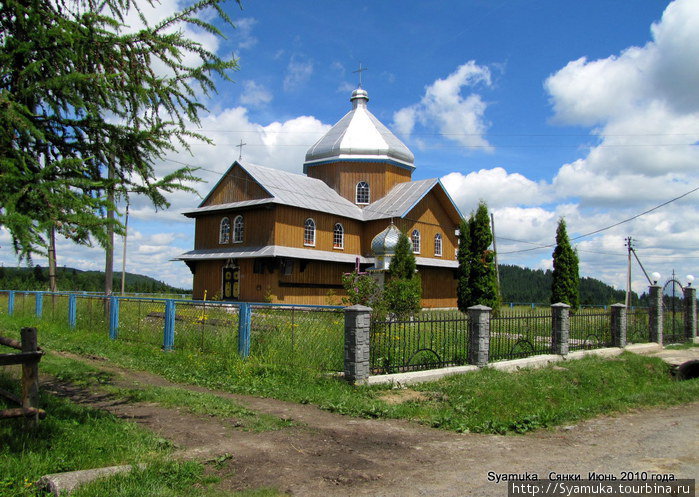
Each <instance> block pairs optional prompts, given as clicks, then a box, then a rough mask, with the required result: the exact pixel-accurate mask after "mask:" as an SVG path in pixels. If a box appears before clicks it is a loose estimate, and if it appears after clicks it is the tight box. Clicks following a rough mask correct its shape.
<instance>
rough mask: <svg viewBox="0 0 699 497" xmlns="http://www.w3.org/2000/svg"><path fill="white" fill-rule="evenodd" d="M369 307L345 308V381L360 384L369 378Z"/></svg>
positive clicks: (354, 306) (355, 306)
mask: <svg viewBox="0 0 699 497" xmlns="http://www.w3.org/2000/svg"><path fill="white" fill-rule="evenodd" d="M370 328H371V307H366V306H363V305H353V306H351V307H345V380H347V381H348V382H350V383H362V382H365V381H366V380H367V378H369V372H370V368H369V331H370Z"/></svg>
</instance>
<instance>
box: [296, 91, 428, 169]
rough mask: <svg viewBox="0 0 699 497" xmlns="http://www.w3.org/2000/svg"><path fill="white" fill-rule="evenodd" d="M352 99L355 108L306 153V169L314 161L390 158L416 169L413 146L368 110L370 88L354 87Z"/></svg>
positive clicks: (389, 159)
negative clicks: (402, 139) (397, 135)
mask: <svg viewBox="0 0 699 497" xmlns="http://www.w3.org/2000/svg"><path fill="white" fill-rule="evenodd" d="M350 101H351V102H352V110H351V111H349V112H348V113H347V114H345V116H344V117H343V118H342V119H340V120H339V121H338V122H337V124H335V126H333V127H332V128H331V129H330V131H328V132H327V133H326V134H325V136H323V137H322V138H321V139H320V140H318V141H317V142H316V143H315V145H313V146H312V147H311V148H310V149H308V152H306V160H305V162H304V171H306V169H307V167H308V166H312V165H314V164H318V163H325V162H336V161H341V160H366V161H388V162H393V163H395V164H396V165H399V166H401V167H406V168H409V169H410V170H413V169H415V166H414V162H415V156H414V155H413V153H412V152H411V151H410V149H408V147H406V146H405V144H404V143H403V142H402V141H400V140H399V139H398V138H397V137H396V135H394V134H393V133H391V131H390V130H389V129H388V128H387V127H386V126H384V125H383V124H382V123H381V121H379V120H378V119H377V118H376V117H375V116H374V115H373V114H372V113H371V112H369V110H368V109H367V102H368V101H369V95H368V94H367V92H366V90H364V89H362V88H357V89H356V90H354V91H353V92H352V97H351V98H350Z"/></svg>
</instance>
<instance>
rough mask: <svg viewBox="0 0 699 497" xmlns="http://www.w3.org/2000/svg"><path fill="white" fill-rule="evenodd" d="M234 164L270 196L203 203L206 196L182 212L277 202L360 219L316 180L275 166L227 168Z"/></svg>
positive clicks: (346, 202) (359, 213) (354, 209)
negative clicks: (198, 204)
mask: <svg viewBox="0 0 699 497" xmlns="http://www.w3.org/2000/svg"><path fill="white" fill-rule="evenodd" d="M236 164H238V165H239V166H240V167H241V168H242V169H243V170H245V171H246V172H247V173H248V174H249V175H250V176H251V177H252V178H253V179H254V180H255V181H256V182H257V183H258V184H259V185H260V186H261V187H262V189H264V190H265V191H266V192H267V193H268V194H269V195H270V197H269V198H263V199H254V200H242V201H239V202H230V203H226V204H215V205H207V206H204V205H203V204H204V203H205V202H206V200H207V199H208V196H207V198H205V199H204V201H203V202H202V204H200V206H199V207H198V208H196V209H193V210H191V211H187V212H184V215H185V216H189V217H192V216H195V215H197V214H202V213H205V212H212V211H221V210H230V209H236V208H242V207H249V206H255V205H261V204H280V205H289V206H292V207H300V208H302V209H310V210H314V211H321V212H327V213H330V214H336V215H339V216H343V217H349V218H352V219H362V210H361V209H360V208H359V207H357V206H356V205H354V204H353V203H352V202H350V201H349V200H347V199H346V198H344V197H342V196H340V195H339V194H338V193H337V192H336V191H335V190H333V189H332V188H330V187H329V186H328V185H327V184H325V183H324V182H323V181H321V180H319V179H315V178H309V177H308V176H305V175H302V174H294V173H290V172H287V171H280V170H279V169H272V168H269V167H263V166H257V165H255V164H251V163H249V162H244V161H236V162H234V163H233V166H231V168H233V167H235V165H236ZM226 176H227V174H224V175H223V176H222V179H223V178H225V177H226ZM216 186H218V185H216ZM216 186H215V187H214V188H213V189H212V192H213V190H215V189H216Z"/></svg>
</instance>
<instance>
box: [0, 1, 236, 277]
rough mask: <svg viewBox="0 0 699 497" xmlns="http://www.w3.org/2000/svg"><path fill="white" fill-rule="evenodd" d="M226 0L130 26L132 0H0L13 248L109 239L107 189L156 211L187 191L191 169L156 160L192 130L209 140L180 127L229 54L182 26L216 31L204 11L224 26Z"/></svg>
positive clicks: (4, 165) (2, 196) (3, 217)
mask: <svg viewBox="0 0 699 497" xmlns="http://www.w3.org/2000/svg"><path fill="white" fill-rule="evenodd" d="M224 1H225V0H200V1H198V2H195V3H194V4H192V5H190V6H188V7H186V8H184V9H183V10H182V11H180V12H178V13H176V14H174V15H173V16H170V17H169V18H167V19H165V20H163V21H161V22H159V23H157V24H155V25H148V23H147V21H146V18H145V16H143V15H141V16H140V19H141V22H142V24H143V26H142V27H141V29H138V30H133V29H132V28H129V27H128V26H125V25H124V24H123V22H124V20H125V19H126V16H127V14H128V13H129V12H130V11H131V10H132V9H135V10H138V4H137V3H136V2H134V1H133V0H104V1H100V2H96V1H94V0H72V1H70V2H67V1H65V0H30V1H26V0H4V1H3V2H1V3H0V31H1V32H2V37H0V68H1V69H0V107H1V108H2V109H3V111H2V112H0V167H1V170H2V174H1V175H0V205H1V206H2V209H0V226H3V227H5V228H6V229H7V230H8V231H9V233H10V235H11V237H12V242H13V245H14V249H15V251H16V252H17V253H18V254H19V255H20V257H23V258H27V259H28V258H30V257H31V254H32V253H42V254H45V253H46V252H47V249H48V248H49V245H50V243H49V241H48V240H47V239H50V238H52V236H53V233H58V234H60V235H62V236H63V237H65V238H68V239H70V240H72V241H74V242H76V243H83V244H91V243H92V242H93V241H97V242H98V243H99V244H100V245H102V246H105V247H110V245H111V240H110V239H109V238H110V237H109V231H110V229H111V228H115V229H117V231H118V230H119V229H120V228H121V225H120V223H119V221H118V220H116V219H114V218H113V217H112V216H107V215H105V214H106V213H107V212H109V211H112V210H113V209H114V208H115V205H114V202H115V200H114V198H115V195H114V194H116V196H117V197H121V198H122V199H125V198H126V197H128V196H129V195H133V194H139V195H143V196H145V197H147V198H148V199H150V201H151V202H152V204H153V205H154V206H155V207H156V209H157V208H165V207H167V206H168V202H167V199H166V197H165V194H166V193H168V192H171V191H173V190H178V189H179V190H187V189H191V188H190V187H188V186H187V185H186V184H185V182H187V181H192V180H195V179H196V178H195V177H194V175H193V170H192V169H190V168H181V169H177V170H175V171H173V172H170V173H167V172H166V173H163V172H161V171H159V172H157V173H156V171H155V163H156V161H157V160H158V159H162V158H163V157H164V155H165V153H167V152H169V151H172V150H175V148H176V146H177V145H180V146H181V147H184V148H187V140H188V139H190V138H195V139H200V140H203V141H209V140H208V139H207V138H206V137H205V136H203V135H200V134H197V133H193V132H192V131H190V130H189V129H188V126H189V124H190V123H193V124H197V123H198V122H199V113H200V112H201V111H204V110H205V108H204V106H203V105H202V104H201V103H200V102H199V101H198V100H197V99H198V98H199V95H202V94H203V95H206V94H207V93H210V92H213V91H215V85H214V77H216V76H220V77H222V78H223V79H228V71H229V70H230V69H234V68H235V67H236V63H235V61H234V60H232V59H231V60H224V59H221V58H219V57H218V56H217V55H216V54H215V53H213V52H211V51H209V50H208V49H206V47H204V46H203V45H202V44H200V43H198V42H197V41H195V40H193V39H190V38H188V37H187V35H186V30H185V29H184V28H185V26H187V25H189V26H195V29H202V30H205V31H207V32H209V33H211V34H213V35H215V36H216V35H218V36H220V35H221V32H220V31H219V30H218V28H217V27H216V26H214V24H213V23H212V22H210V21H209V19H211V20H212V21H213V20H214V19H215V16H212V15H211V13H212V12H214V13H217V14H218V17H219V18H220V19H222V20H223V22H224V23H229V24H230V19H229V18H228V16H227V15H226V14H225V12H224V11H223V10H222V8H221V5H220V4H221V3H223V2H224ZM150 3H154V2H152V1H151V2H150ZM138 12H139V13H140V11H138ZM107 171H109V174H108V173H107ZM49 252H50V251H49ZM54 266H55V261H54Z"/></svg>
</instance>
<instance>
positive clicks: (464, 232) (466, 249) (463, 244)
mask: <svg viewBox="0 0 699 497" xmlns="http://www.w3.org/2000/svg"><path fill="white" fill-rule="evenodd" d="M469 233H470V228H469V226H468V222H467V221H466V219H462V220H461V224H459V248H458V251H457V253H456V258H457V260H458V261H459V268H458V269H457V280H458V283H457V286H456V302H457V306H458V308H459V310H460V311H461V312H466V309H468V307H469V305H470V304H469V302H470V301H471V300H470V299H471V291H470V287H469V268H470V265H471V252H470V249H471V241H470V236H469Z"/></svg>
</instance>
